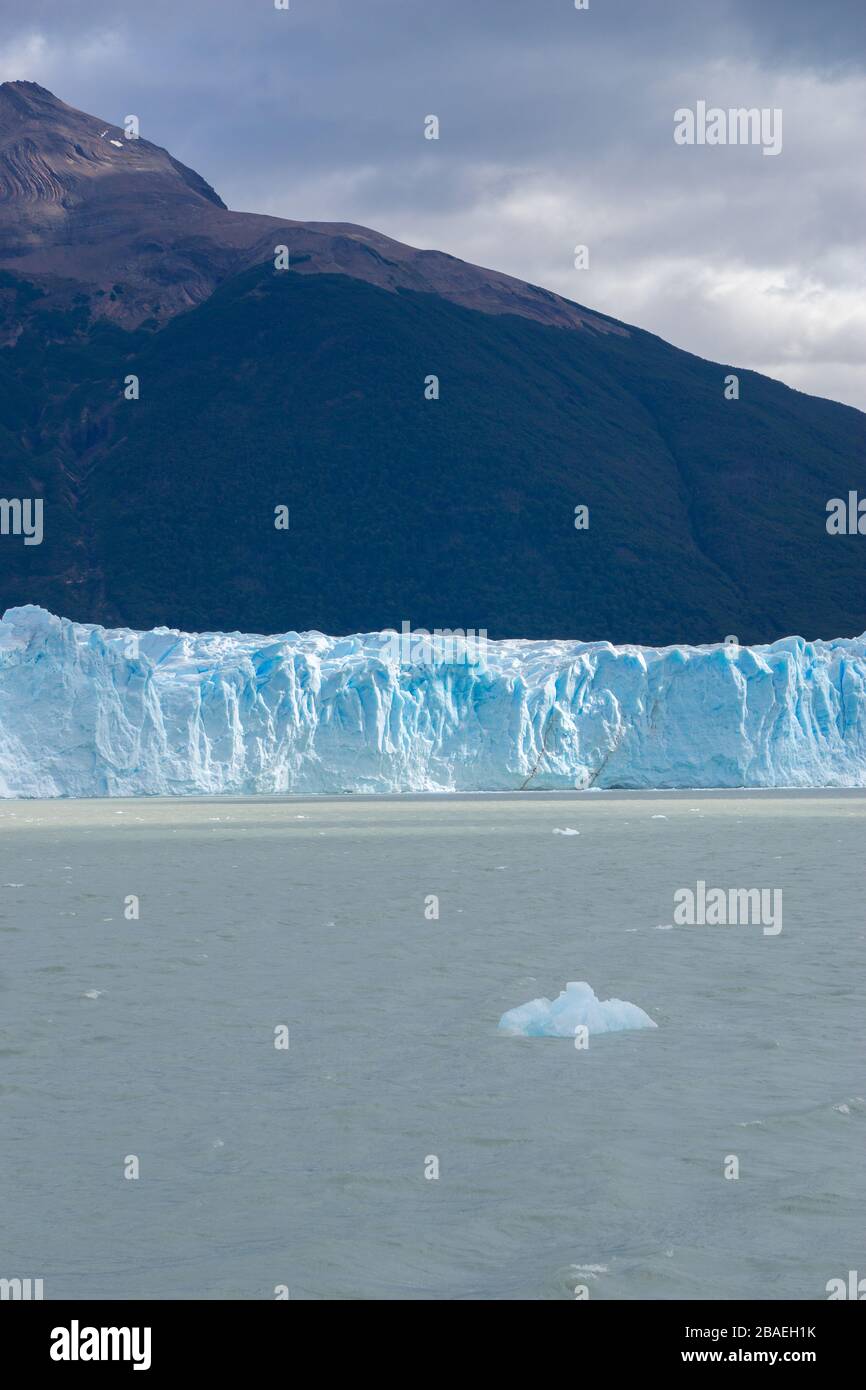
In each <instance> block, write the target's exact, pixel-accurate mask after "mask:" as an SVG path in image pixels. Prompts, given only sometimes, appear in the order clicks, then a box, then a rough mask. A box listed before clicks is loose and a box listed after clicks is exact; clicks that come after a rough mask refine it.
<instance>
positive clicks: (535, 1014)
mask: <svg viewBox="0 0 866 1390" xmlns="http://www.w3.org/2000/svg"><path fill="white" fill-rule="evenodd" d="M581 1026H583V1027H584V1028H586V1030H587V1032H588V1033H622V1032H625V1031H626V1029H629V1028H656V1027H657V1026H658V1025H657V1024H655V1023H653V1021H652V1019H651V1018H650V1016H649V1014H645V1013H644V1011H643V1009H639V1008H638V1006H637V1004H629V1003H628V1002H627V1001H626V1000H625V999H599V998H597V997H596V994H595V991H594V989H593V988H592V985H588V984H587V983H586V980H572V981H571V983H570V984H567V985H566V986H565V989H564V990H563V991H562V993H561V994H560V995H559V996H558V997H557V998H556V999H554V1000H553V1001H551V1000H550V999H531V1000H530V1001H529V1003H528V1004H519V1005H518V1006H517V1008H516V1009H509V1010H508V1012H507V1013H504V1014H503V1015H502V1017H501V1019H500V1020H499V1027H500V1030H501V1031H502V1032H503V1033H514V1034H517V1035H518V1036H519V1037H522V1038H573V1037H574V1031H575V1029H576V1028H578V1027H581Z"/></svg>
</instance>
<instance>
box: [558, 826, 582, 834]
mask: <svg viewBox="0 0 866 1390" xmlns="http://www.w3.org/2000/svg"><path fill="white" fill-rule="evenodd" d="M553 833H554V835H579V834H580V831H579V830H572V828H571V826H570V825H567V826H566V827H565V829H564V830H559V829H558V828H557V829H556V830H554V832H553Z"/></svg>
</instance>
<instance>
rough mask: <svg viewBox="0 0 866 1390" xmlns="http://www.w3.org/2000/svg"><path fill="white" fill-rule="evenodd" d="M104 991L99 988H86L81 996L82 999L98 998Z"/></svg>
mask: <svg viewBox="0 0 866 1390" xmlns="http://www.w3.org/2000/svg"><path fill="white" fill-rule="evenodd" d="M104 993H105V991H104V990H101V989H86V990H85V991H84V994H83V996H82V997H83V998H84V999H98V998H99V996H100V994H104Z"/></svg>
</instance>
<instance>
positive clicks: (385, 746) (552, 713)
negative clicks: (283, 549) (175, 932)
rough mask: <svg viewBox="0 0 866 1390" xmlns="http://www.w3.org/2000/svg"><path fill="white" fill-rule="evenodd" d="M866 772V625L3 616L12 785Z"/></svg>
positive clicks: (625, 782)
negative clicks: (531, 632) (666, 636)
mask: <svg viewBox="0 0 866 1390" xmlns="http://www.w3.org/2000/svg"><path fill="white" fill-rule="evenodd" d="M862 786H866V636H861V637H857V638H837V639H834V640H829V641H814V642H808V641H805V640H804V639H802V638H800V637H790V638H785V639H783V640H781V641H777V642H773V643H771V644H768V645H766V646H755V647H744V646H737V645H733V646H732V645H731V644H730V642H729V643H728V644H727V645H726V644H723V643H720V644H719V645H717V646H704V647H692V646H670V647H661V648H652V647H638V646H620V647H615V646H612V645H610V644H609V643H607V642H578V641H553V640H550V641H525V640H508V641H489V642H486V643H485V644H484V647H483V649H482V650H478V649H476V648H475V647H474V646H472V645H471V644H467V645H466V647H465V650H461V649H460V648H459V644H458V647H457V648H456V649H454V650H451V651H449V653H448V657H447V659H445V658H443V659H441V660H440V659H437V655H436V649H435V646H434V647H433V648H432V650H431V651H430V653H429V655H428V659H426V660H424V661H423V662H415V661H412V660H409V661H408V662H407V661H403V660H401V659H400V654H399V646H398V648H397V653H396V655H395V644H394V642H393V635H390V636H389V634H388V633H375V632H374V633H367V634H363V635H355V636H348V637H327V636H324V635H322V634H321V633H318V632H306V633H297V632H287V633H284V634H282V635H279V636H270V637H267V636H258V635H249V634H243V633H237V632H235V633H198V634H196V633H184V632H179V631H175V630H173V629H169V628H163V627H160V628H156V629H154V630H153V631H150V632H141V633H136V632H133V631H132V630H130V629H126V628H119V629H108V628H103V627H100V626H96V625H91V624H84V623H76V622H72V621H70V620H68V619H65V618H60V617H56V616H54V615H53V614H51V613H48V612H46V611H45V610H44V609H42V608H39V607H36V606H33V605H26V606H24V607H18V608H10V609H8V610H7V612H6V613H5V615H4V617H3V619H2V621H0V795H3V796H5V797H100V796H137V795H142V796H148V795H167V796H182V795H193V794H199V795H207V794H218V793H234V794H249V793H268V794H281V793H317V792H318V793H330V794H335V793H336V794H338V793H342V792H362V793H363V792H424V791H429V792H452V791H455V792H470V791H495V792H502V791H511V790H513V791H517V790H521V789H522V790H526V791H533V790H551V789H557V790H568V789H574V788H578V789H589V788H598V789H604V788H627V789H641V788H647V789H649V788H657V789H666V788H710V787H719V788H722V787H726V788H736V787H756V788H757V787H862Z"/></svg>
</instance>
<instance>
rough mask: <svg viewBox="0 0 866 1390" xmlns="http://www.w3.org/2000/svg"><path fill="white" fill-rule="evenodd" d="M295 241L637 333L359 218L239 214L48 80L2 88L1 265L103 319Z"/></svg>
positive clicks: (307, 270) (138, 317) (512, 303)
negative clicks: (85, 301)
mask: <svg viewBox="0 0 866 1390" xmlns="http://www.w3.org/2000/svg"><path fill="white" fill-rule="evenodd" d="M278 245H285V246H287V247H288V249H289V254H290V263H291V265H292V268H293V269H294V270H296V271H299V272H301V273H303V274H317V273H319V274H321V273H331V274H342V275H350V276H352V277H353V278H355V279H358V280H364V281H367V282H368V283H370V284H374V285H377V286H379V287H380V288H382V289H387V290H391V291H394V292H396V291H397V290H400V289H411V290H417V291H420V292H421V293H429V294H436V295H440V296H441V297H442V298H444V299H449V300H452V301H453V302H455V303H457V304H462V305H465V306H466V307H468V308H472V309H477V310H481V311H482V312H485V313H490V314H518V315H520V316H522V317H525V318H530V319H534V320H536V321H537V322H540V323H546V324H552V325H556V326H559V327H563V328H591V329H594V330H595V331H597V332H602V333H611V332H613V333H624V332H625V330H624V329H623V328H622V327H621V326H619V325H616V324H613V323H611V322H609V321H608V320H606V319H604V318H602V317H600V316H598V315H595V314H591V313H589V312H588V311H587V310H585V309H582V308H580V307H579V306H578V305H576V304H572V303H571V302H570V301H569V300H566V299H562V298H560V297H559V296H558V295H555V294H551V293H550V292H549V291H547V290H543V289H540V288H539V287H538V286H535V285H527V284H524V283H523V282H522V281H520V280H515V279H513V278H512V277H511V276H509V275H502V274H499V273H498V272H496V271H491V270H483V269H481V268H480V267H478V266H473V265H469V264H467V263H466V262H465V261H460V260H457V259H456V258H455V257H453V256H447V255H444V254H443V253H441V252H438V251H419V250H416V249H415V248H413V247H410V246H405V245H403V244H402V243H401V242H398V241H393V240H392V239H391V238H390V237H386V236H382V235H381V234H379V233H378V232H374V231H370V230H368V229H367V228H365V227H357V226H354V225H352V224H350V223H327V222H296V221H281V220H280V219H279V218H275V217H266V216H260V215H258V214H256V213H244V212H230V211H229V210H228V208H226V206H225V204H224V203H223V201H222V199H221V198H220V197H219V195H218V194H217V193H215V192H214V190H213V189H212V188H211V186H210V184H208V183H207V182H206V181H205V180H204V179H203V178H201V176H200V175H199V174H197V173H195V171H194V170H192V169H188V168H187V167H186V166H185V165H183V164H181V163H180V162H179V161H178V160H176V159H174V158H172V156H171V155H170V154H169V153H168V151H167V150H164V149H162V148H161V147H160V146H159V145H153V144H151V143H150V141H148V140H144V139H141V138H139V139H127V138H126V133H125V131H124V130H123V129H122V128H121V127H119V126H117V125H113V124H111V123H110V122H108V121H104V120H101V119H98V118H97V117H95V116H88V115H86V114H85V113H84V112H82V111H77V110H75V109H74V107H71V106H67V105H66V103H65V102H62V101H60V100H59V99H58V98H57V97H55V96H54V95H53V94H52V93H51V92H49V91H46V89H45V88H44V87H40V86H37V84H36V83H34V82H5V83H3V84H2V86H0V268H5V269H6V270H8V271H10V272H12V273H13V274H15V275H18V276H21V277H23V278H25V279H27V280H31V281H33V282H34V283H36V284H37V285H39V286H40V287H41V288H43V289H45V290H46V291H47V292H48V294H49V296H50V297H51V298H52V300H53V299H57V298H59V299H60V300H61V301H62V300H63V299H70V298H71V297H74V295H75V294H80V293H81V292H82V291H84V292H85V293H86V294H87V296H88V298H89V300H90V308H91V312H92V314H93V315H94V316H98V317H101V316H105V317H108V318H111V319H113V320H114V321H116V322H117V323H119V324H121V325H122V326H124V327H128V328H134V327H136V326H138V325H139V324H140V323H142V322H143V321H144V320H148V319H153V320H156V321H157V322H163V321H165V320H167V319H169V318H171V317H173V316H174V315H175V314H177V313H180V312H182V311H183V310H185V309H188V308H191V307H192V306H193V305H195V304H199V303H201V302H202V300H204V299H207V298H208V296H209V295H210V294H212V292H213V290H214V289H215V288H216V286H217V285H218V284H219V283H220V282H221V281H222V280H224V279H225V278H226V277H227V276H229V275H232V274H235V273H237V272H238V271H240V270H244V269H246V268H247V267H248V266H251V265H254V264H258V263H263V262H266V261H268V260H271V259H273V256H274V248H275V247H276V246H278Z"/></svg>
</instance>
